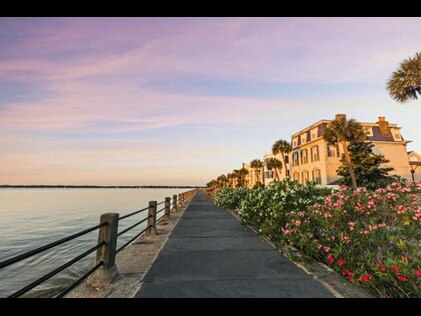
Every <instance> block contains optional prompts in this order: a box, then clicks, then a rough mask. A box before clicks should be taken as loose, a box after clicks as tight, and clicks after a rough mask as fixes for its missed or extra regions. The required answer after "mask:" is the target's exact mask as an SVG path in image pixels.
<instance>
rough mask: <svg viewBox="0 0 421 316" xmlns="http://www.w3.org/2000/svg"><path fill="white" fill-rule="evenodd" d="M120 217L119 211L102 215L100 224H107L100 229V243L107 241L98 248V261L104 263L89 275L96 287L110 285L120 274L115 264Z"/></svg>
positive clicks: (89, 281)
mask: <svg viewBox="0 0 421 316" xmlns="http://www.w3.org/2000/svg"><path fill="white" fill-rule="evenodd" d="M118 218H119V214H118V213H106V214H102V215H101V217H100V224H102V223H106V225H104V226H102V227H101V228H100V229H99V233H98V243H101V242H105V244H104V245H103V246H102V247H100V248H98V250H97V253H96V263H99V262H101V261H102V262H103V263H104V264H103V265H102V266H101V267H100V268H99V269H98V270H97V271H95V272H94V273H93V274H92V275H91V276H90V277H89V279H88V284H89V285H92V286H95V287H100V286H104V285H109V284H110V283H111V282H112V281H113V280H114V279H115V277H116V276H117V275H118V270H117V266H116V265H115V256H116V247H117V231H118Z"/></svg>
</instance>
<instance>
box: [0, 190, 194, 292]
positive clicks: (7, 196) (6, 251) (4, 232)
mask: <svg viewBox="0 0 421 316" xmlns="http://www.w3.org/2000/svg"><path fill="white" fill-rule="evenodd" d="M184 191H186V189H0V261H3V260H5V259H8V258H11V257H14V256H15V255H17V254H20V253H23V252H26V251H28V250H31V249H34V248H36V247H39V246H42V245H45V244H47V243H50V242H52V241H55V240H57V239H60V238H63V237H66V236H68V235H71V234H73V233H75V232H78V231H80V230H83V229H86V228H88V227H90V226H93V225H96V224H98V223H99V216H100V214H102V213H107V212H116V213H120V216H122V215H125V214H128V213H130V212H133V211H136V210H139V209H142V208H145V207H146V206H148V202H149V201H151V200H156V201H158V202H161V201H163V200H164V198H165V197H166V196H168V197H172V195H173V194H178V193H181V192H184ZM161 207H163V205H160V206H158V209H160V208H161ZM144 217H146V212H141V213H140V214H137V215H135V216H133V217H129V218H127V219H125V220H123V221H121V222H120V225H119V230H122V229H124V228H125V227H128V226H130V225H131V224H134V223H135V222H137V221H139V220H141V219H142V218H144ZM145 227H146V223H143V224H141V225H139V226H137V227H136V228H134V229H133V230H131V231H129V232H127V233H126V234H124V235H122V236H121V237H120V238H119V239H118V240H119V242H118V244H117V247H119V246H120V245H122V244H124V242H125V241H128V240H129V239H130V238H131V237H133V236H134V235H136V232H140V231H141V230H142V229H144V228H145ZM97 233H98V231H97V230H96V231H93V232H91V233H88V234H86V235H84V236H81V237H79V238H76V239H74V240H72V241H69V242H67V243H64V244H63V245H61V246H58V247H55V248H53V249H50V250H47V251H45V252H42V253H40V254H38V255H36V256H33V257H31V258H28V259H25V260H23V261H21V262H18V263H15V264H13V265H11V266H9V267H6V268H4V269H1V270H0V297H5V296H7V295H10V294H12V293H13V292H15V291H16V290H18V289H20V288H21V287H23V286H26V285H27V284H29V283H30V282H32V281H34V280H36V279H37V278H39V277H41V276H42V275H44V274H46V273H48V272H50V271H52V270H53V269H54V268H56V267H58V266H60V265H61V264H64V263H65V262H67V261H69V260H71V259H73V258H74V257H76V256H78V255H79V254H81V253H82V252H84V251H85V250H87V249H89V248H91V247H93V246H95V244H96V242H97ZM94 257H95V252H94V253H93V254H91V255H90V256H88V257H86V258H85V260H83V261H82V262H79V263H75V264H74V265H73V266H71V267H69V268H67V269H66V270H64V271H62V272H61V273H59V274H57V275H56V276H55V277H53V278H52V279H50V281H49V282H48V283H46V284H41V285H39V286H38V287H36V288H35V289H33V290H32V291H31V292H29V294H28V296H48V295H50V294H51V293H54V292H56V291H58V290H60V289H62V288H63V287H64V286H66V285H69V284H71V283H72V282H73V281H74V280H75V279H77V277H78V276H80V275H81V274H82V273H83V272H85V271H87V270H88V269H89V268H90V267H92V266H93V263H94Z"/></svg>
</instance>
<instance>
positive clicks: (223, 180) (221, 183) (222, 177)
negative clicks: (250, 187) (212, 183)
mask: <svg viewBox="0 0 421 316" xmlns="http://www.w3.org/2000/svg"><path fill="white" fill-rule="evenodd" d="M216 181H217V182H218V184H219V186H220V187H222V188H225V185H226V184H227V182H228V179H227V177H226V175H224V174H222V175H220V176H219V177H218V178H216Z"/></svg>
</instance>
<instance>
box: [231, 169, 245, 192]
mask: <svg viewBox="0 0 421 316" xmlns="http://www.w3.org/2000/svg"><path fill="white" fill-rule="evenodd" d="M248 173H249V172H248V171H247V169H245V168H241V169H234V172H233V176H234V178H236V179H237V186H238V187H242V186H244V180H245V177H246V175H248Z"/></svg>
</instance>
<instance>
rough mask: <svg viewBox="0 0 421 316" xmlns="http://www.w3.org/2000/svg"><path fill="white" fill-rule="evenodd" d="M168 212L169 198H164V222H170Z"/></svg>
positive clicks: (169, 206) (169, 209)
mask: <svg viewBox="0 0 421 316" xmlns="http://www.w3.org/2000/svg"><path fill="white" fill-rule="evenodd" d="M170 212H171V198H169V197H166V198H165V217H164V221H169V220H170Z"/></svg>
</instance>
